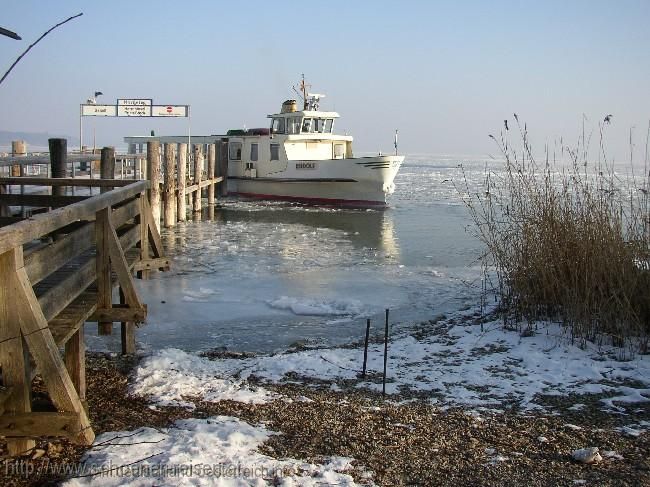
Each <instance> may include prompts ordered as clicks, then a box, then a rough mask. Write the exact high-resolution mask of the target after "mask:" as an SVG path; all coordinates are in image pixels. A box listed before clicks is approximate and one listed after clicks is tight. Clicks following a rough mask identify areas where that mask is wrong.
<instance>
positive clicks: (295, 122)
mask: <svg viewBox="0 0 650 487" xmlns="http://www.w3.org/2000/svg"><path fill="white" fill-rule="evenodd" d="M300 120H301V119H300V117H291V118H290V119H289V126H288V127H287V129H288V133H290V134H299V133H300Z"/></svg>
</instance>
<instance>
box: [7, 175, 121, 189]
mask: <svg viewBox="0 0 650 487" xmlns="http://www.w3.org/2000/svg"><path fill="white" fill-rule="evenodd" d="M0 184H20V185H25V186H86V187H89V188H103V187H109V186H110V187H114V188H121V187H123V186H128V185H129V184H133V180H129V179H126V180H125V179H106V180H104V179H79V178H36V177H4V178H0Z"/></svg>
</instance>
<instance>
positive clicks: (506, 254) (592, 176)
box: [465, 115, 650, 353]
mask: <svg viewBox="0 0 650 487" xmlns="http://www.w3.org/2000/svg"><path fill="white" fill-rule="evenodd" d="M515 120H516V122H517V127H518V129H519V131H518V132H519V134H518V137H519V141H518V142H520V143H521V144H520V145H519V146H518V147H517V148H515V147H514V146H512V145H510V143H509V140H508V135H509V134H508V133H505V134H504V133H502V134H501V137H500V138H499V139H497V138H496V137H493V136H490V137H492V138H493V139H494V140H495V142H496V143H497V145H498V147H499V149H500V151H501V153H502V156H503V158H504V160H505V168H504V169H505V170H504V171H503V172H502V173H501V172H499V173H495V172H487V173H486V179H485V184H484V189H485V192H481V193H480V194H479V193H476V192H475V193H474V194H471V193H470V190H469V185H468V184H467V179H465V183H466V188H465V190H466V191H465V194H466V204H467V206H468V208H469V211H470V213H471V216H472V218H473V220H474V223H475V229H476V231H477V234H478V237H479V239H480V240H481V241H482V242H483V243H484V244H485V245H486V252H485V254H484V255H483V259H482V260H483V264H484V268H485V269H486V270H488V273H489V274H490V275H492V276H496V279H495V280H494V281H493V282H494V283H495V286H494V287H495V290H496V293H497V296H498V298H499V301H500V307H499V310H500V312H501V313H502V317H503V320H504V324H506V325H512V324H516V325H517V326H521V325H520V324H521V323H525V324H526V325H527V331H528V332H532V331H533V330H532V326H533V323H535V322H537V321H538V320H553V321H559V322H560V323H562V324H563V325H566V326H567V327H568V330H570V332H571V336H572V337H575V338H577V339H579V340H581V341H584V340H591V341H594V340H597V341H599V342H602V340H603V339H605V338H607V337H609V338H611V342H612V343H614V344H615V345H618V346H624V345H631V346H632V347H633V348H634V349H635V350H639V351H641V352H642V353H647V352H648V338H649V337H650V269H649V263H650V226H649V223H650V222H649V219H648V215H649V214H648V196H649V195H648V191H649V190H650V186H649V183H650V176H649V174H648V137H646V150H645V159H644V164H643V166H644V175H643V178H642V181H637V180H636V178H635V177H634V176H632V177H631V178H624V179H621V178H619V176H617V174H616V172H615V171H614V170H613V165H611V166H608V164H607V163H606V157H605V150H604V143H603V128H604V126H603V125H600V130H599V133H600V143H599V148H598V150H599V152H598V161H597V162H595V163H593V164H592V163H590V162H589V161H588V153H589V147H588V146H589V140H590V139H591V136H590V137H589V139H586V138H585V134H584V128H583V132H582V137H580V138H579V141H578V145H577V147H576V148H575V149H573V150H571V149H567V148H565V147H564V146H563V144H560V150H561V154H559V155H560V160H561V161H562V160H565V161H564V162H558V161H557V160H556V156H557V154H549V151H548V150H547V151H546V157H545V160H544V161H543V163H541V164H540V163H538V162H537V161H536V160H535V158H534V157H533V153H532V148H531V144H530V141H529V137H528V132H527V129H526V126H525V125H524V126H523V127H522V126H521V125H520V123H519V120H518V118H517V115H515ZM648 133H649V134H650V127H649V129H648ZM630 145H631V147H632V141H631V140H630ZM630 154H632V151H630ZM567 156H568V157H567ZM630 158H631V159H630V168H633V164H632V162H633V161H632V155H631V156H630ZM566 159H568V163H566ZM626 348H627V347H626Z"/></svg>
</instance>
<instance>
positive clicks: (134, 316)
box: [88, 304, 147, 323]
mask: <svg viewBox="0 0 650 487" xmlns="http://www.w3.org/2000/svg"><path fill="white" fill-rule="evenodd" d="M146 318H147V308H146V306H145V305H143V306H142V308H131V307H130V306H129V305H124V307H122V306H121V305H117V304H114V305H113V306H112V307H111V308H102V309H100V308H97V309H96V310H95V312H94V313H93V314H92V315H90V317H89V318H88V321H110V322H111V323H112V322H117V321H131V322H134V323H142V322H143V321H144V320H145V319H146Z"/></svg>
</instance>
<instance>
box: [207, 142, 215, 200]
mask: <svg viewBox="0 0 650 487" xmlns="http://www.w3.org/2000/svg"><path fill="white" fill-rule="evenodd" d="M215 159H216V147H215V144H208V180H210V181H212V180H213V179H214V164H215ZM214 190H215V184H214V183H210V185H209V186H208V205H210V206H214V193H215V191H214Z"/></svg>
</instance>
